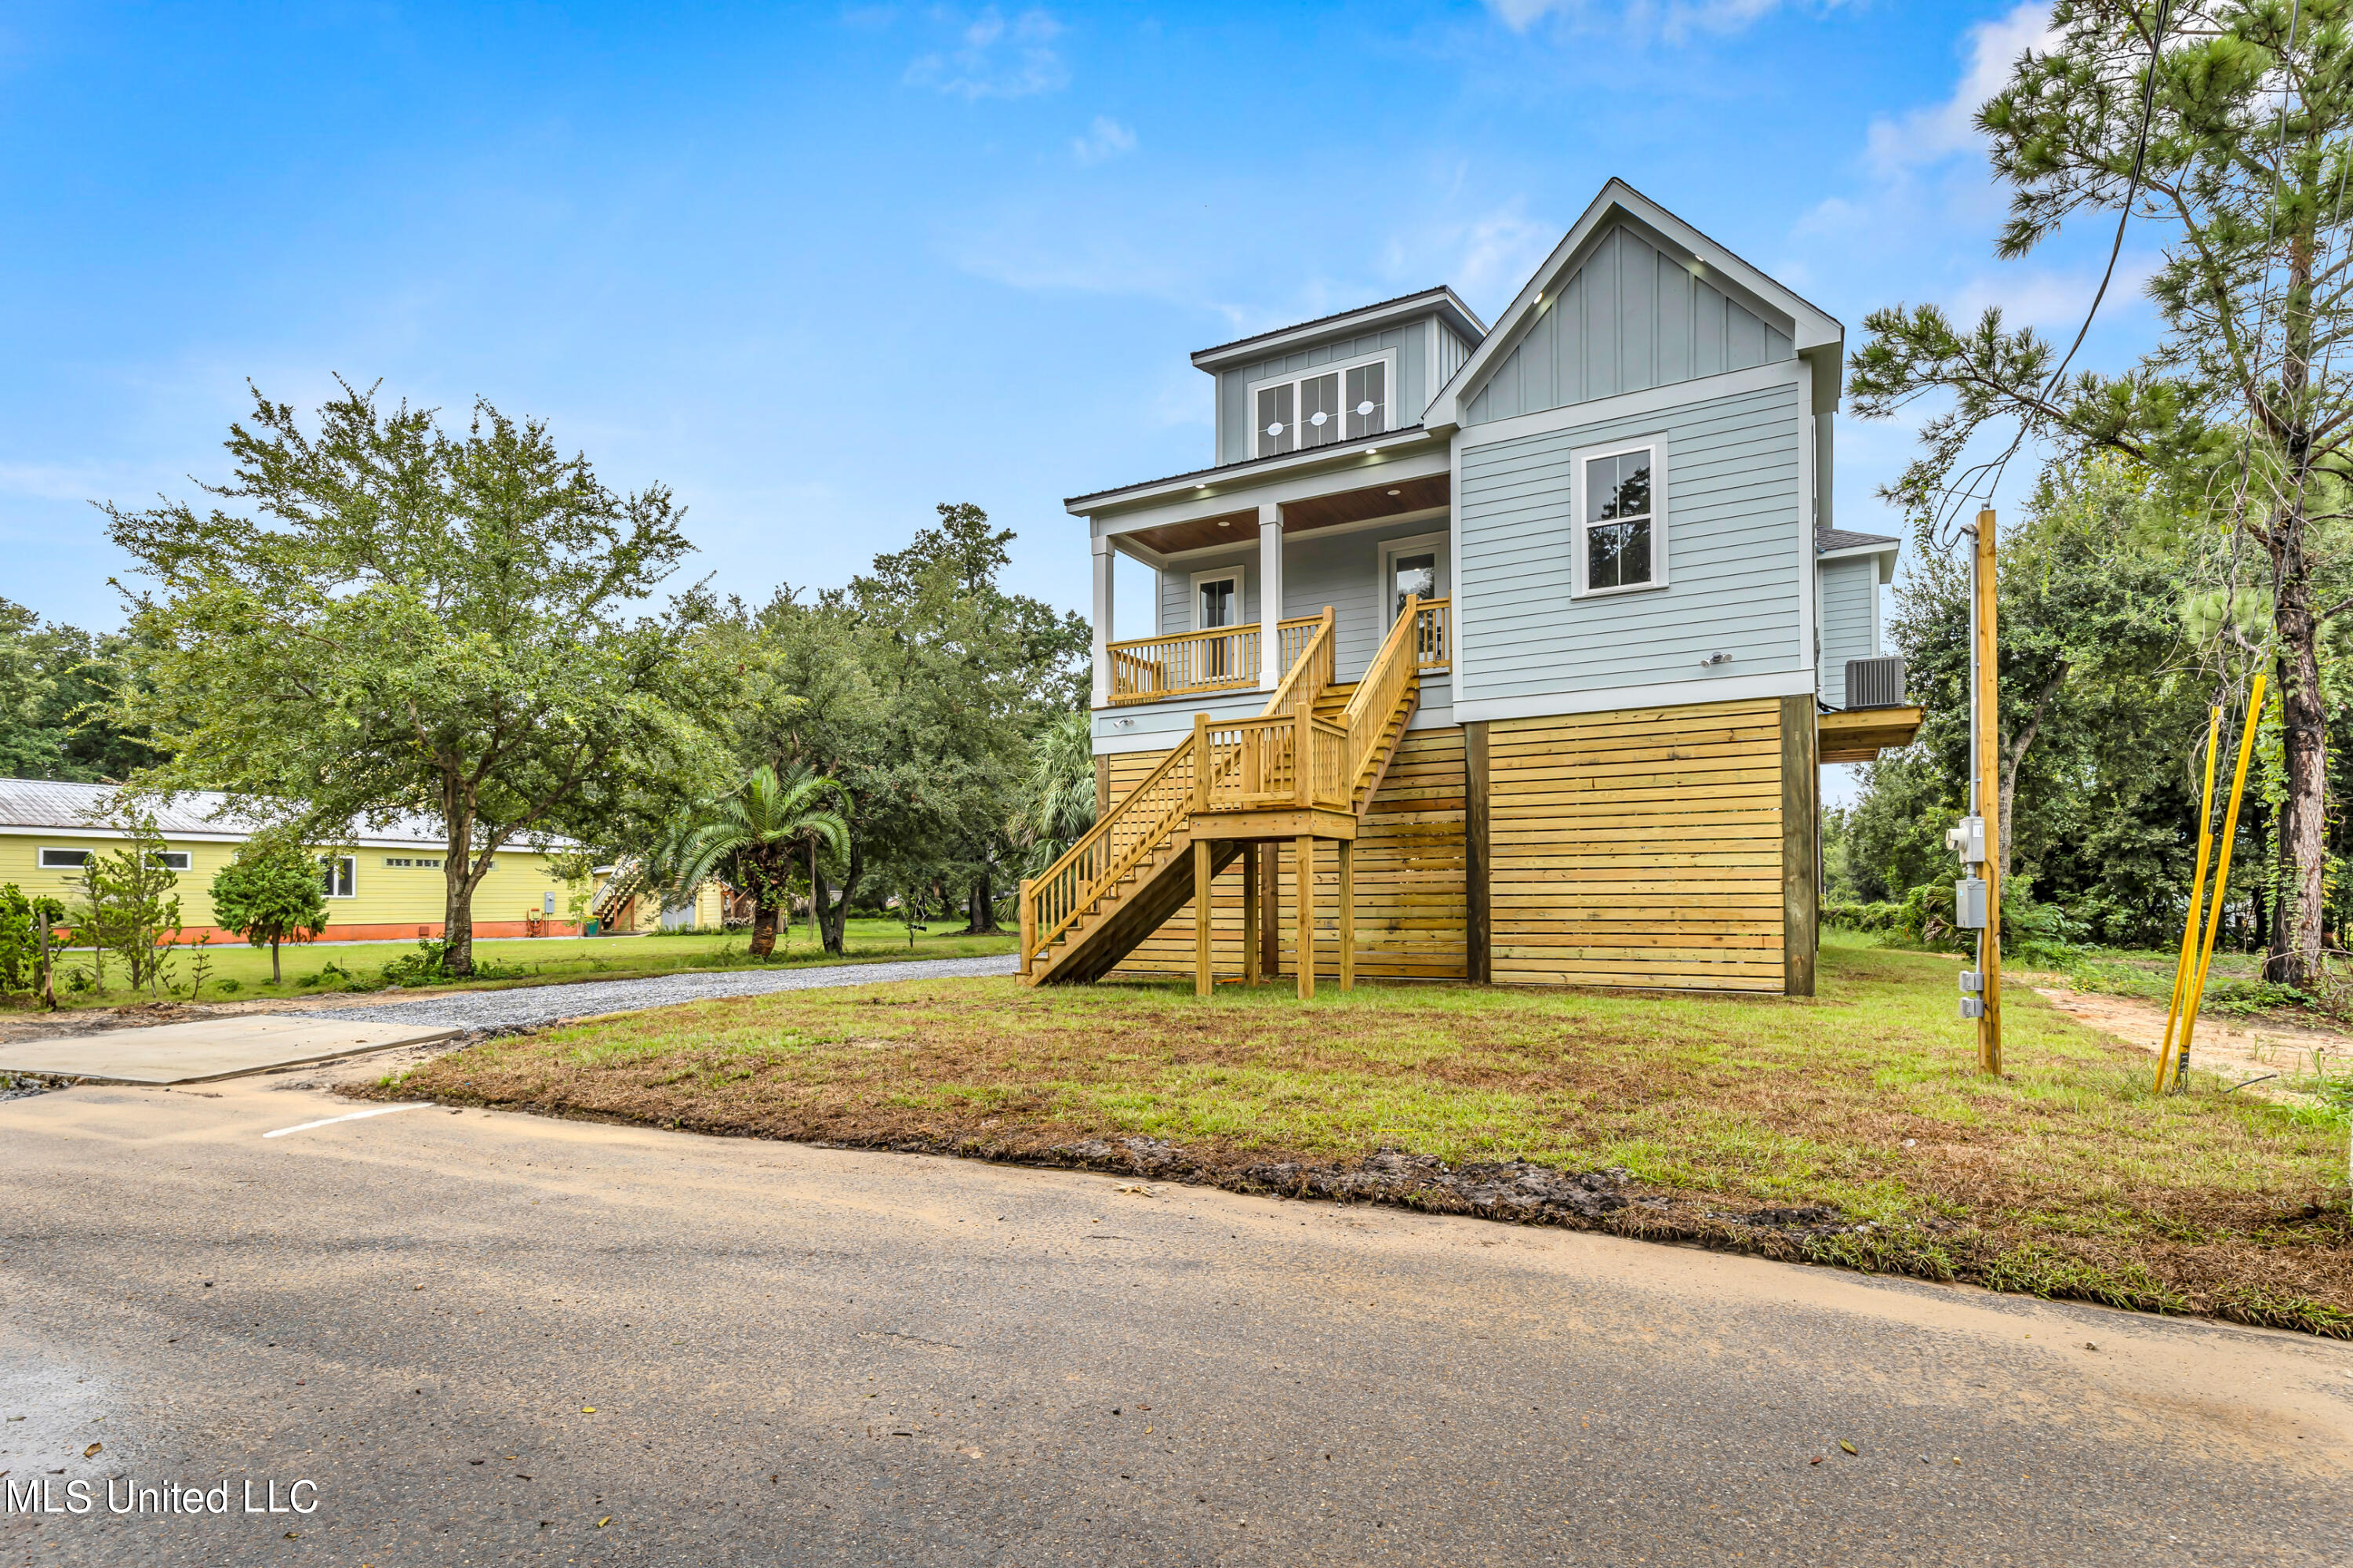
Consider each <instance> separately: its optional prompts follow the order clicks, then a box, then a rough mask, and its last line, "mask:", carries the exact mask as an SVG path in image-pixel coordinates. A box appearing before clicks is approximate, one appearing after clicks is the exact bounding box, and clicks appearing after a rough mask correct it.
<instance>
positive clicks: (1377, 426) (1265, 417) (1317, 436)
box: [1250, 353, 1397, 457]
mask: <svg viewBox="0 0 2353 1568" xmlns="http://www.w3.org/2000/svg"><path fill="white" fill-rule="evenodd" d="M1396 380H1397V365H1396V355H1394V354H1389V353H1382V354H1377V355H1367V356H1366V357H1364V358H1361V359H1356V360H1344V361H1341V362H1338V363H1336V364H1330V365H1319V366H1314V367H1312V368H1310V369H1307V370H1303V371H1295V372H1286V373H1285V374H1283V375H1282V376H1275V377H1272V378H1271V379H1269V380H1264V381H1253V382H1251V383H1250V412H1251V420H1252V424H1251V428H1252V429H1254V430H1256V431H1257V435H1256V437H1255V440H1254V443H1253V450H1254V452H1255V455H1257V456H1259V457H1275V456H1278V455H1280V454H1281V453H1283V452H1297V451H1309V450H1314V448H1316V447H1328V446H1334V445H1336V444H1338V443H1339V442H1341V441H1348V440H1356V439H1357V438H1358V437H1360V436H1377V435H1379V434H1381V433H1382V432H1383V431H1385V430H1387V429H1388V428H1389V388H1390V387H1391V386H1392V385H1394V384H1395V382H1396Z"/></svg>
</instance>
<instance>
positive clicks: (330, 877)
mask: <svg viewBox="0 0 2353 1568" xmlns="http://www.w3.org/2000/svg"><path fill="white" fill-rule="evenodd" d="M359 879H360V863H359V857H358V856H357V855H349V854H329V855H321V856H320V857H319V882H320V886H321V889H322V891H323V892H324V893H325V894H326V895H327V896H328V897H330V898H356V897H358V896H359Z"/></svg>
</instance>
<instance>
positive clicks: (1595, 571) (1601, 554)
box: [1577, 440, 1667, 595]
mask: <svg viewBox="0 0 2353 1568" xmlns="http://www.w3.org/2000/svg"><path fill="white" fill-rule="evenodd" d="M1662 450H1665V445H1664V443H1663V442H1661V441H1656V440H1648V441H1644V442H1641V444H1639V445H1633V446H1625V447H1616V448H1606V449H1602V450H1589V451H1585V452H1580V453H1578V454H1577V593H1578V594H1580V595H1584V594H1606V593H1620V592H1624V591H1625V590H1627V589H1629V588H1663V587H1665V586H1666V581H1667V532H1666V487H1665V485H1664V483H1663V482H1662V476H1661V475H1660V473H1659V462H1658V459H1659V454H1660V453H1661V452H1662Z"/></svg>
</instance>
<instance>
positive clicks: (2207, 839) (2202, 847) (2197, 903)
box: [2149, 704, 2222, 1095]
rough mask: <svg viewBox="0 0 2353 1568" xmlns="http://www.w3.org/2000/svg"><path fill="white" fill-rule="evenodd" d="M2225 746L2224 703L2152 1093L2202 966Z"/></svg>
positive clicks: (2209, 759) (2211, 747) (2214, 712)
mask: <svg viewBox="0 0 2353 1568" xmlns="http://www.w3.org/2000/svg"><path fill="white" fill-rule="evenodd" d="M2221 746H2222V709H2221V705H2220V704H2217V705H2215V706H2214V707H2212V708H2211V709H2210V710H2209V711H2208V713H2207V715H2206V794H2205V797H2204V804H2202V805H2200V807H2199V808H2198V870H2197V872H2196V874H2194V875H2193V876H2192V878H2191V879H2190V883H2189V913H2188V914H2187V915H2184V916H2182V917H2181V956H2180V957H2179V958H2178V959H2175V960H2174V961H2173V1000H2172V1001H2168V1002H2167V1003H2166V1004H2165V1033H2164V1035H2163V1037H2162V1038H2160V1039H2159V1040H2158V1045H2157V1082H2156V1084H2155V1085H2154V1086H2151V1088H2150V1089H2149V1093H2151V1094H2156V1095H2161V1094H2163V1093H2164V1092H2165V1067H2166V1064H2167V1063H2168V1062H2170V1061H2172V1060H2173V1031H2174V1027H2175V1025H2177V1024H2179V1022H2181V1004H2182V1003H2183V1002H2184V1001H2187V1000H2189V977H2190V974H2191V972H2192V971H2194V970H2195V969H2197V967H2198V916H2199V914H2200V911H2201V910H2203V909H2204V908H2205V893H2206V857H2207V854H2208V853H2209V852H2210V851H2211V849H2212V848H2213V845H2214V760H2215V757H2216V754H2217V753H2218V752H2220V751H2221Z"/></svg>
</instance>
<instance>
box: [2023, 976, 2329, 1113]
mask: <svg viewBox="0 0 2353 1568" xmlns="http://www.w3.org/2000/svg"><path fill="white" fill-rule="evenodd" d="M2034 989H2035V991H2036V993H2037V994H2038V995H2040V996H2042V997H2045V998H2047V999H2048V1000H2049V1001H2050V1002H2051V1005H2052V1006H2053V1007H2055V1008H2057V1009H2058V1010H2059V1011H2060V1012H2063V1013H2065V1014H2066V1015H2067V1016H2068V1017H2070V1018H2072V1019H2073V1020H2075V1021H2076V1022H2078V1023H2082V1024H2084V1025H2086V1026H2087V1027H2089V1028H2093V1029H2097V1030H2101V1031H2103V1032H2104V1033H2108V1034H2112V1035H2114V1036H2116V1038H2117V1039H2119V1040H2122V1041H2124V1042H2125V1043H2126V1044H2130V1045H2135V1046H2137V1047H2139V1048H2140V1049H2141V1050H2142V1051H2144V1052H2146V1053H2147V1054H2148V1055H2149V1056H2151V1057H2155V1056H2156V1054H2157V1053H2158V1047H2159V1046H2160V1045H2161V1044H2163V1042H2164V1038H2165V1013H2166V1010H2165V1009H2164V1008H2163V1007H2161V1006H2159V1005H2158V1004H2157V1003H2155V1002H2150V1001H2142V1000H2141V999H2139V998H2137V997H2129V996H2111V995H2107V994H2105V993H2104V992H2100V991H2071V990H2069V989H2067V988H2066V987H2064V986H2037V987H2035V988H2034ZM2348 1063H2353V1035H2347V1034H2341V1033H2337V1032H2336V1031H2334V1030H2328V1029H2317V1028H2311V1027H2306V1026H2304V1025H2300V1024H2294V1023H2283V1022H2277V1021H2264V1022H2253V1021H2243V1020H2237V1019H2227V1018H2218V1017H2215V1016H2213V1015H2211V1014H2201V1015H2200V1018H2199V1020H2198V1033H2197V1037H2196V1038H2195V1039H2194V1040H2193V1041H2192V1042H2191V1044H2190V1054H2189V1065H2190V1067H2191V1068H2192V1069H2193V1070H2200V1071H2204V1072H2209V1073H2213V1074H2215V1075H2218V1076H2220V1077H2221V1078H2223V1079H2225V1080H2226V1081H2227V1082H2228V1083H2229V1084H2230V1085H2232V1086H2236V1088H2235V1092H2238V1093H2242V1094H2250V1095H2256V1096H2260V1097H2263V1098H2264V1099H2271V1100H2278V1101H2281V1102H2283V1103H2286V1104H2295V1105H2315V1104H2317V1103H2318V1102H2317V1101H2316V1099H2315V1098H2314V1097H2311V1096H2309V1095H2304V1094H2299V1093H2297V1092H2296V1091H2295V1090H2294V1089H2292V1088H2290V1087H2289V1086H2288V1085H2289V1084H2290V1083H2292V1082H2293V1081H2295V1080H2296V1079H2298V1078H2304V1077H2309V1076H2312V1075H2315V1070H2316V1066H2322V1065H2325V1066H2327V1069H2328V1070H2329V1071H2331V1072H2334V1073H2340V1074H2341V1073H2342V1072H2344V1071H2345V1069H2346V1065H2347V1064H2348Z"/></svg>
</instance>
